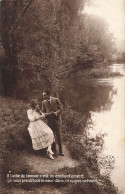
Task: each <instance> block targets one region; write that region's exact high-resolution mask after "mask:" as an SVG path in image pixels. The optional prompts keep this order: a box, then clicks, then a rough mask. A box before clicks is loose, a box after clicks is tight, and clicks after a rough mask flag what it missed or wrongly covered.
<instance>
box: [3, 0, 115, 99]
mask: <svg viewBox="0 0 125 194" xmlns="http://www.w3.org/2000/svg"><path fill="white" fill-rule="evenodd" d="M0 3H1V12H0V13H1V16H0V17H1V18H0V19H1V24H0V25H1V29H2V30H1V32H0V36H1V46H2V48H3V49H4V51H5V55H4V56H3V58H4V62H2V74H3V77H4V80H3V84H4V94H5V95H11V96H12V95H14V97H16V96H17V91H19V90H20V89H23V90H25V91H26V90H29V88H30V87H31V85H32V84H34V83H36V82H41V80H43V79H46V80H47V82H48V87H50V88H51V89H52V91H57V90H58V87H59V82H58V80H59V78H60V76H63V75H65V76H67V75H68V74H69V73H70V72H72V71H74V72H75V71H78V70H80V69H84V68H93V67H94V66H95V65H96V66H100V65H102V64H105V63H106V62H107V61H111V60H112V54H113V53H114V52H115V51H116V50H115V41H114V38H113V35H112V34H111V33H110V32H109V31H108V27H107V24H106V23H105V21H104V20H102V19H101V18H99V17H97V16H92V15H87V14H86V13H84V12H83V10H84V7H85V5H86V3H87V4H88V3H90V0H42V1H39V0H27V1H25V0H16V1H9V0H8V1H7V0H2V1H1V2H0ZM2 61H3V59H2Z"/></svg>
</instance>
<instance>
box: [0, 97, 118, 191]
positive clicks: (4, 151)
mask: <svg viewBox="0 0 125 194" xmlns="http://www.w3.org/2000/svg"><path fill="white" fill-rule="evenodd" d="M27 108H28V105H27V104H25V103H23V102H22V101H18V100H13V99H11V98H2V97H0V119H1V120H0V125H1V126H0V137H1V141H0V153H1V160H0V166H1V169H0V172H1V184H2V185H1V186H2V187H3V188H4V189H5V190H6V188H7V186H8V185H7V184H6V174H7V173H8V171H10V170H11V171H12V172H13V173H17V174H20V173H23V174H25V173H30V172H29V168H28V166H27V165H26V162H25V161H24V160H22V159H21V157H19V156H18V155H17V151H20V152H21V150H23V149H27V150H28V151H29V152H33V150H32V144H31V140H30V137H29V134H28V131H27V126H28V123H29V122H28V120H27V115H26V110H27ZM62 116H63V140H64V142H65V145H66V146H67V148H68V149H69V151H70V154H71V156H72V158H74V159H76V160H78V161H79V166H78V167H76V168H64V169H62V170H61V172H60V173H63V174H78V175H80V174H84V176H85V179H89V180H93V179H97V180H98V182H94V183H84V184H83V183H75V184H71V183H65V184H57V183H56V184H54V185H53V186H54V187H57V188H60V191H62V193H63V191H64V190H65V191H66V192H67V193H85V194H92V193H96V194H100V193H102V194H105V193H110V194H111V193H113V194H115V193H117V189H116V188H115V187H114V185H113V184H112V183H111V181H110V180H109V178H108V177H104V176H101V175H100V173H99V168H98V163H97V160H96V157H97V156H96V152H95V151H94V150H93V147H92V146H91V143H92V142H93V141H96V143H98V144H99V143H100V141H99V139H98V141H97V140H94V139H93V140H91V141H90V139H88V138H87V133H86V130H85V126H86V122H87V120H86V118H85V117H82V116H81V115H80V114H79V113H77V112H75V111H73V110H71V109H70V108H67V107H66V108H64V112H63V115H62ZM69 140H70V141H69ZM88 140H89V141H88ZM90 142H91V143H90ZM100 145H101V143H100ZM36 186H38V184H37V185H36V184H30V188H31V187H36ZM64 187H65V188H64ZM28 188H29V186H28Z"/></svg>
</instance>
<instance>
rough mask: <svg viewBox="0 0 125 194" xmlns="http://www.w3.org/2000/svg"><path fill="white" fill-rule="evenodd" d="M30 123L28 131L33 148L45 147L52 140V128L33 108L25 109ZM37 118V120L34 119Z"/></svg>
mask: <svg viewBox="0 0 125 194" xmlns="http://www.w3.org/2000/svg"><path fill="white" fill-rule="evenodd" d="M27 115H28V119H29V120H30V124H29V126H28V131H29V134H30V136H31V139H32V145H33V149H34V150H39V149H42V148H46V147H48V146H49V145H51V144H52V143H53V142H54V135H53V132H52V130H51V129H50V128H49V126H48V125H46V124H45V123H44V122H43V121H42V120H41V119H40V114H39V113H37V112H36V110H34V109H29V110H27ZM35 119H38V120H35Z"/></svg>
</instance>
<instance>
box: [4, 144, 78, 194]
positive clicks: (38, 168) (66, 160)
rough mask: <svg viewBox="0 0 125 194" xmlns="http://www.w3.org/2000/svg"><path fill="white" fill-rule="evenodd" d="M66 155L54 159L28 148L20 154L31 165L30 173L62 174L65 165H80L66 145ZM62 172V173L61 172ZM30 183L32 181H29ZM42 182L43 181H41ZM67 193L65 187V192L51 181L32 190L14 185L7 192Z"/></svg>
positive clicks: (32, 193) (14, 193)
mask: <svg viewBox="0 0 125 194" xmlns="http://www.w3.org/2000/svg"><path fill="white" fill-rule="evenodd" d="M63 150H64V153H65V156H57V157H55V159H54V160H51V159H49V158H46V157H45V156H43V155H42V154H41V156H40V154H39V155H36V154H35V153H34V154H33V153H30V152H27V151H26V150H23V151H21V153H20V155H21V157H22V158H23V159H24V161H25V162H26V164H27V165H28V166H29V172H30V174H60V173H59V172H58V171H59V170H61V169H62V168H64V167H69V168H73V167H75V166H78V164H79V163H78V162H77V161H76V160H73V159H72V158H71V157H70V154H69V151H68V150H67V148H66V147H65V146H64V147H63ZM61 174H62V173H61ZM29 184H30V183H29ZM41 184H42V183H41ZM17 193H18V194H29V193H31V194H48V193H50V194H62V193H63V194H65V193H66V191H65V189H64V190H63V192H62V191H61V190H60V188H56V187H54V186H53V185H50V184H49V183H48V184H47V185H45V186H44V185H43V186H40V187H37V188H31V189H30V190H29V189H28V191H27V190H24V189H22V188H16V187H12V188H11V189H9V191H7V192H6V194H17Z"/></svg>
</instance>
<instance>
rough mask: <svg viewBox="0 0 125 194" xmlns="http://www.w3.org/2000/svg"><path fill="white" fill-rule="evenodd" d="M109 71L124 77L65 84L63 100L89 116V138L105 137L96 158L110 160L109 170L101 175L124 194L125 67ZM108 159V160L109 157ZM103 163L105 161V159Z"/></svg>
mask: <svg viewBox="0 0 125 194" xmlns="http://www.w3.org/2000/svg"><path fill="white" fill-rule="evenodd" d="M110 69H112V71H116V72H117V71H118V72H121V73H122V74H123V75H124V76H123V77H115V78H108V79H103V78H102V79H92V80H66V81H64V85H65V89H64V91H63V92H65V95H61V96H65V99H64V98H63V97H62V101H63V102H64V101H65V102H66V103H68V105H70V106H72V108H73V109H74V110H77V111H79V112H81V113H82V114H83V115H86V117H88V116H90V115H91V120H92V123H93V129H92V130H91V131H90V132H91V136H92V137H94V136H96V135H97V134H107V135H106V136H105V138H104V147H103V150H102V151H101V153H100V154H99V155H98V157H99V158H104V159H106V158H107V156H111V157H112V158H113V163H112V166H111V167H112V169H111V168H108V169H106V168H105V167H103V166H102V167H101V173H102V174H106V173H109V175H110V179H111V180H112V182H113V183H114V184H115V185H116V186H117V187H118V188H119V191H120V192H121V193H122V194H124V193H125V184H124V180H125V64H114V65H112V66H111V67H110ZM110 159H111V158H110ZM105 162H106V160H105Z"/></svg>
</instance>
